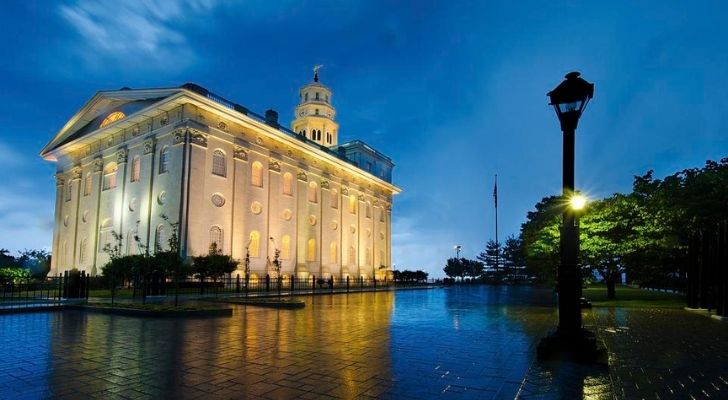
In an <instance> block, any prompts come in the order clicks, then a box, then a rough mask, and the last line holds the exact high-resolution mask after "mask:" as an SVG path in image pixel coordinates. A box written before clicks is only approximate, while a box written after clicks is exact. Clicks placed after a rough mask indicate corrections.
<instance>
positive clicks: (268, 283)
mask: <svg viewBox="0 0 728 400" xmlns="http://www.w3.org/2000/svg"><path fill="white" fill-rule="evenodd" d="M265 291H266V293H267V292H270V274H265Z"/></svg>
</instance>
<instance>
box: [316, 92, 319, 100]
mask: <svg viewBox="0 0 728 400" xmlns="http://www.w3.org/2000/svg"><path fill="white" fill-rule="evenodd" d="M318 99H319V92H316V100H318Z"/></svg>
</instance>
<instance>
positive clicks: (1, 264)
mask: <svg viewBox="0 0 728 400" xmlns="http://www.w3.org/2000/svg"><path fill="white" fill-rule="evenodd" d="M19 266H20V265H19V264H18V260H17V259H16V258H15V257H13V256H11V255H10V250H8V249H0V268H10V267H19Z"/></svg>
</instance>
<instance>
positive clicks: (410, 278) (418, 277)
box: [394, 269, 429, 282]
mask: <svg viewBox="0 0 728 400" xmlns="http://www.w3.org/2000/svg"><path fill="white" fill-rule="evenodd" d="M428 275H429V274H428V273H427V272H425V271H422V270H419V269H418V270H417V271H410V270H408V269H405V270H402V271H394V280H395V281H397V282H425V281H427V276H428Z"/></svg>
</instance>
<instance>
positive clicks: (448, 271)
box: [442, 257, 465, 280]
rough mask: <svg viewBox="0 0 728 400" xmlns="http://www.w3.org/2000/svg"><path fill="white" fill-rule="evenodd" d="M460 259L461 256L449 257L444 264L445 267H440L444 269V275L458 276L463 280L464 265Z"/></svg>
mask: <svg viewBox="0 0 728 400" xmlns="http://www.w3.org/2000/svg"><path fill="white" fill-rule="evenodd" d="M462 260H463V259H462V258H455V257H453V258H449V259H448V260H447V264H445V268H443V269H442V270H443V271H445V275H447V276H448V277H450V278H460V280H463V279H464V278H465V265H464V264H463V262H462Z"/></svg>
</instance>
